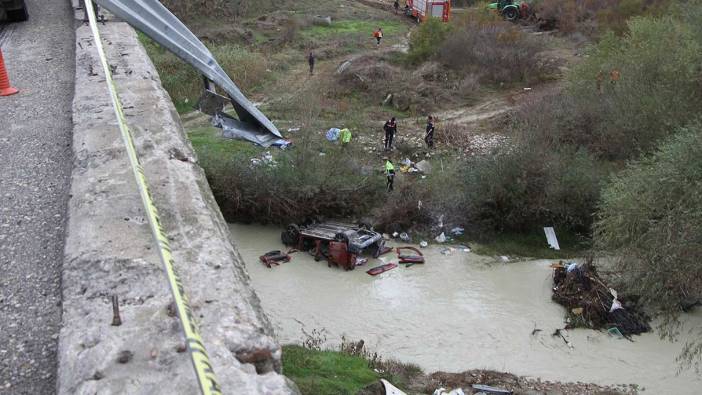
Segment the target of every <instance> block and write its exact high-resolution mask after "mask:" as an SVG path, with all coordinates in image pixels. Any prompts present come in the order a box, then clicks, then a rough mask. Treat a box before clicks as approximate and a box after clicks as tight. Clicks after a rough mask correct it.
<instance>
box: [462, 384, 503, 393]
mask: <svg viewBox="0 0 702 395" xmlns="http://www.w3.org/2000/svg"><path fill="white" fill-rule="evenodd" d="M472 387H473V389H476V390H478V391H483V392H487V393H488V394H512V391H510V390H506V389H504V388H498V387H491V386H489V385H482V384H473V385H472Z"/></svg>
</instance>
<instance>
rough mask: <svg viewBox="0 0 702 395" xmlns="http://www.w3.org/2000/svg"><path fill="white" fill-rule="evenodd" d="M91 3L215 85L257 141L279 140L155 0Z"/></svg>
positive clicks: (202, 48) (206, 52) (99, 0)
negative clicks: (193, 68) (257, 136)
mask: <svg viewBox="0 0 702 395" xmlns="http://www.w3.org/2000/svg"><path fill="white" fill-rule="evenodd" d="M95 1H96V2H97V3H98V4H100V5H101V6H103V7H105V8H106V9H107V10H109V11H110V12H111V13H113V14H114V15H116V16H118V17H119V18H121V19H123V20H124V21H125V22H127V23H129V24H130V25H131V26H132V27H134V28H136V29H138V30H140V31H141V32H143V33H144V34H146V35H147V36H149V37H150V38H151V39H152V40H154V41H156V42H157V43H159V44H160V45H162V46H164V47H165V48H167V49H168V50H170V51H171V52H173V53H174V54H175V55H176V56H178V57H179V58H180V59H182V60H183V61H185V62H186V63H188V64H190V65H192V66H193V67H195V68H196V69H197V70H198V71H199V72H200V73H202V75H204V76H205V77H207V78H208V79H209V80H211V81H212V82H214V83H215V84H217V85H219V86H220V87H221V88H222V89H223V90H224V91H225V92H226V93H227V95H228V96H229V98H230V99H231V102H232V105H233V106H234V110H235V111H236V113H237V115H238V116H239V119H240V120H241V121H242V122H244V123H246V124H249V127H248V130H249V133H254V134H257V135H260V136H261V137H260V138H263V136H265V135H268V136H270V138H271V139H273V138H276V137H277V138H279V139H280V138H282V135H281V134H280V131H278V128H276V127H275V125H273V123H272V122H271V121H270V120H269V119H268V118H267V117H266V116H265V115H263V113H262V112H261V111H260V110H259V109H258V108H256V107H255V106H254V105H253V103H251V102H250V101H249V100H248V99H247V98H246V97H245V96H244V94H243V93H241V91H240V90H239V88H238V87H237V86H236V84H235V83H234V82H233V81H232V80H231V78H229V76H228V75H227V73H225V72H224V70H223V69H222V67H221V66H220V65H219V64H218V63H217V60H216V59H215V58H214V56H212V53H210V51H209V50H208V49H207V47H205V45H204V44H203V43H202V42H201V41H200V40H199V39H198V38H197V37H196V36H195V35H194V34H193V33H192V32H191V31H190V30H188V28H187V27H186V26H185V25H184V24H183V23H182V22H181V21H180V20H179V19H178V18H177V17H176V16H175V15H173V14H172V13H171V12H170V11H168V9H166V7H164V6H163V5H162V4H161V3H160V2H159V1H158V0H95Z"/></svg>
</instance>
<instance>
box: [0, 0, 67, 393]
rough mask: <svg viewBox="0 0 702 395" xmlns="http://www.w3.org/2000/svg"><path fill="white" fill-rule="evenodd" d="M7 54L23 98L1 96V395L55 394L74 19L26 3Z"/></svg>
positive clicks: (54, 3) (3, 41)
mask: <svg viewBox="0 0 702 395" xmlns="http://www.w3.org/2000/svg"><path fill="white" fill-rule="evenodd" d="M27 6H28V9H29V20H28V21H27V22H22V23H17V24H12V25H6V26H4V27H3V29H2V31H1V32H0V46H1V48H2V51H3V55H4V58H5V64H6V66H7V69H8V72H9V77H10V81H11V83H12V85H13V86H15V87H16V88H18V89H20V93H19V94H17V95H14V96H9V97H0V394H53V393H55V392H56V368H57V363H56V362H57V360H56V350H57V339H58V333H59V329H60V326H61V266H62V261H63V244H64V233H65V223H66V221H65V220H66V218H65V214H66V204H67V201H68V194H69V190H70V175H71V168H72V149H71V141H72V127H73V124H72V116H71V103H72V100H73V79H74V70H75V59H74V53H75V50H74V47H75V39H74V35H75V34H74V18H73V12H72V10H71V5H70V1H69V0H27Z"/></svg>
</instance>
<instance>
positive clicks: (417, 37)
mask: <svg viewBox="0 0 702 395" xmlns="http://www.w3.org/2000/svg"><path fill="white" fill-rule="evenodd" d="M450 29H451V27H450V25H449V24H447V23H443V22H441V21H440V20H439V18H429V19H427V20H426V21H425V22H423V23H422V24H421V26H419V29H417V30H416V31H415V32H414V33H412V37H411V38H410V49H409V53H408V54H407V57H408V60H409V61H410V62H412V63H421V62H424V61H426V60H429V58H431V57H432V56H434V54H436V52H437V51H438V50H439V46H440V45H441V43H443V42H444V40H445V39H446V36H447V35H448V32H449V31H450Z"/></svg>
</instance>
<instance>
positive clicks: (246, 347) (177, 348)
mask: <svg viewBox="0 0 702 395" xmlns="http://www.w3.org/2000/svg"><path fill="white" fill-rule="evenodd" d="M100 29H101V32H102V34H103V38H104V40H105V43H106V51H107V52H108V54H107V55H108V58H109V63H110V64H111V66H112V68H113V71H114V74H115V80H116V83H117V86H118V91H119V95H120V98H121V100H122V101H123V104H124V106H125V113H126V117H127V121H128V123H129V126H130V128H131V129H132V131H133V133H134V135H135V143H136V145H137V149H138V151H139V156H140V158H141V161H142V165H143V166H144V168H145V171H146V175H147V178H148V180H149V182H150V187H151V192H152V194H153V196H154V199H155V201H156V205H157V206H158V209H159V210H160V213H161V221H162V223H163V225H164V226H165V228H166V231H167V233H168V238H169V240H170V243H171V247H172V249H173V255H174V258H175V262H176V266H177V269H178V271H179V272H180V275H181V277H182V279H183V283H184V286H185V289H186V292H187V293H188V295H189V297H190V300H191V305H192V307H193V310H194V315H195V317H196V319H197V320H198V323H199V325H200V329H201V332H202V336H203V339H204V342H205V346H206V348H207V350H208V352H209V354H210V358H211V360H212V362H213V365H214V370H215V372H216V374H217V376H218V378H219V381H220V384H221V385H222V389H223V392H224V393H238V394H259V393H260V394H289V393H292V394H295V393H298V390H297V388H296V387H295V385H294V384H293V383H292V382H291V381H290V380H288V379H287V378H285V377H284V376H283V375H282V374H281V369H282V368H281V349H280V346H279V345H278V344H277V342H276V340H275V338H274V335H273V330H272V327H271V325H270V322H269V321H268V319H267V317H266V315H265V313H264V312H263V310H262V309H261V305H260V302H259V299H258V297H257V296H256V294H255V293H254V291H253V289H252V288H251V286H250V280H249V276H248V273H247V271H246V268H245V266H244V263H243V261H242V259H241V256H240V255H239V253H238V252H237V249H236V247H235V246H234V244H233V242H232V240H231V237H230V235H229V230H228V227H227V224H226V222H225V221H224V219H223V217H222V215H221V213H220V210H219V208H218V206H217V204H216V202H215V200H214V197H213V196H212V192H211V190H210V188H209V185H208V183H207V180H206V178H205V174H204V172H203V171H202V169H201V168H200V167H199V165H198V164H197V156H196V155H195V153H194V151H193V149H192V147H191V145H190V143H189V141H188V139H187V137H186V135H185V133H184V131H183V127H182V125H181V123H180V118H179V116H178V114H177V113H176V111H175V108H174V106H173V104H172V101H171V100H170V97H169V96H168V94H167V93H166V92H165V91H164V89H163V87H162V86H161V81H160V78H159V76H158V74H157V72H156V71H155V68H154V66H153V64H152V63H151V60H150V59H149V58H148V56H147V54H146V52H145V50H144V48H143V47H142V46H141V44H140V43H139V40H138V37H137V35H136V32H135V31H134V30H133V29H132V28H131V27H129V26H128V25H127V24H125V23H122V22H107V23H106V24H104V25H101V26H100ZM73 122H74V137H73V147H74V155H75V157H74V169H73V173H72V186H71V198H70V202H69V208H68V227H67V236H66V247H65V257H64V258H65V260H64V269H63V276H62V292H63V318H62V321H63V324H62V329H61V332H60V336H59V368H58V382H57V387H58V388H57V392H58V393H59V394H96V393H99V394H111V393H129V394H174V393H197V392H198V388H197V381H196V378H195V375H194V373H193V369H192V365H191V363H190V360H189V357H188V355H187V352H184V341H183V336H182V332H181V329H180V323H179V321H178V319H177V317H175V315H174V314H173V307H172V306H171V301H172V298H171V294H170V291H169V288H168V283H167V281H166V277H165V274H164V272H163V268H162V267H161V265H160V263H159V260H158V257H157V254H156V252H155V248H154V247H153V240H152V237H151V234H150V231H149V227H148V224H147V222H146V219H145V215H144V212H143V209H142V205H141V202H140V198H139V194H138V190H137V187H136V183H135V181H134V179H133V176H132V173H131V170H130V168H129V165H128V162H127V158H126V155H125V150H124V147H123V144H122V141H121V138H120V134H119V131H118V128H117V124H116V119H115V116H114V113H113V110H112V107H111V104H110V100H109V95H108V91H107V87H106V84H105V78H104V75H103V72H102V69H101V67H100V65H99V61H98V55H97V51H96V50H95V46H94V43H93V38H92V35H91V33H90V29H89V28H88V26H85V25H82V26H79V27H78V28H77V31H76V76H75V97H74V102H73ZM113 295H114V296H117V297H118V298H119V306H120V316H121V320H122V325H120V326H112V325H111V323H112V320H113V311H112V304H111V298H112V296H113Z"/></svg>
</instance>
